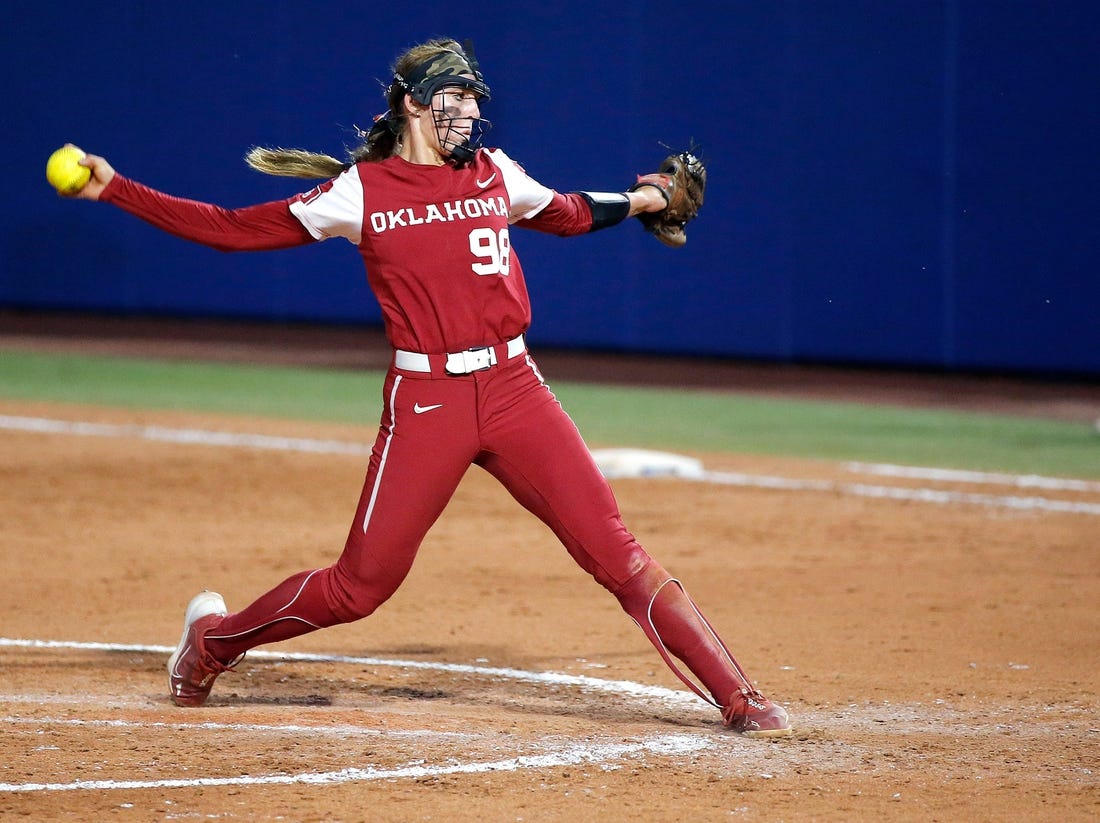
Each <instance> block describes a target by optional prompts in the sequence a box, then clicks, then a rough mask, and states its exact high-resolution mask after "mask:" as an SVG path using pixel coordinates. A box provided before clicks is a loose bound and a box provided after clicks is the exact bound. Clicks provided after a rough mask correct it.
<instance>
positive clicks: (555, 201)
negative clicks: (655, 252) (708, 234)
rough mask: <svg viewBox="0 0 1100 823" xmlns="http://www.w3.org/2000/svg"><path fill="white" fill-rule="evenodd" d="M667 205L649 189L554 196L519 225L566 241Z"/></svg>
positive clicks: (655, 191)
mask: <svg viewBox="0 0 1100 823" xmlns="http://www.w3.org/2000/svg"><path fill="white" fill-rule="evenodd" d="M666 205H667V201H666V200H665V198H664V196H663V195H662V194H661V193H660V192H659V191H657V190H656V189H654V188H653V187H652V186H645V187H643V188H640V189H638V190H637V191H631V192H597V191H573V192H568V193H567V194H562V193H560V192H554V196H553V198H552V199H551V200H550V202H549V203H548V204H547V205H546V207H545V208H543V209H542V211H540V212H539V213H538V214H536V215H535V216H534V217H531V218H528V219H525V220H520V221H519V223H518V225H520V226H523V227H524V228H529V229H535V230H536V231H543V232H547V233H550V234H557V235H561V236H562V237H569V236H573V235H577V234H586V233H588V232H593V231H599V230H600V229H607V228H610V227H611V226H616V225H618V224H619V223H621V222H623V221H624V220H626V219H627V218H628V217H634V216H635V215H638V214H643V213H648V212H658V211H661V210H662V209H663V208H665V206H666Z"/></svg>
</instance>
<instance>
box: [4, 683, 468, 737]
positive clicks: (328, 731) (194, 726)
mask: <svg viewBox="0 0 1100 823" xmlns="http://www.w3.org/2000/svg"><path fill="white" fill-rule="evenodd" d="M50 698H51V695H8V694H0V703H35V702H37V703H49V702H51V700H50ZM73 702H74V703H75V705H81V706H87V705H89V704H92V703H94V702H95V701H94V700H93V699H90V698H89V696H87V695H85V696H84V698H83V699H81V700H80V701H73ZM111 708H116V704H115V703H114V701H113V699H112V702H111ZM3 723H7V724H11V725H24V726H35V725H39V726H74V727H92V728H105V729H168V730H171V731H180V732H183V731H207V732H264V733H270V734H292V735H295V736H306V735H309V736H313V737H338V738H340V739H341V740H344V739H347V738H349V737H411V738H424V737H427V738H447V739H453V740H471V739H474V738H476V737H478V736H479V735H476V734H470V733H467V732H442V731H435V730H433V729H412V730H401V729H371V728H368V727H366V726H349V725H346V724H344V725H340V726H301V725H287V724H270V723H168V722H166V721H163V720H151V721H137V720H84V719H79V718H71V717H14V716H12V717H0V724H3Z"/></svg>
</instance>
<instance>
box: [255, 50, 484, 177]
mask: <svg viewBox="0 0 1100 823" xmlns="http://www.w3.org/2000/svg"><path fill="white" fill-rule="evenodd" d="M444 52H455V53H457V54H458V55H459V56H461V57H462V58H463V59H464V60H465V59H466V53H465V52H464V51H463V49H462V46H460V45H459V44H458V41H456V40H450V39H438V40H429V41H428V42H427V43H422V44H420V45H418V46H413V47H412V48H411V49H409V50H408V51H406V52H405V53H404V54H402V55H401V56H400V57H398V58H397V60H395V61H394V64H393V73H394V76H395V78H400V77H406V76H408V75H410V74H411V73H412V72H413V70H414V69H415V68H416V67H417V66H420V65H421V64H422V63H424V62H425V61H426V60H430V59H432V58H433V57H435V56H437V55H439V54H442V53H444ZM407 93H408V92H407V90H406V89H405V88H404V87H403V86H402V85H401V84H399V83H397V82H394V83H391V84H390V85H389V86H388V87H387V88H386V103H387V105H388V106H389V109H388V110H387V111H386V113H385V114H380V115H379V116H378V117H376V118H375V122H374V125H373V126H372V127H371V128H370V130H369V131H363V130H362V129H360V130H359V136H360V138H362V142H361V143H360V144H359V145H358V146H356V147H355V148H354V149H351V150H350V151H349V152H348V160H347V162H344V161H340V160H337V159H336V158H335V157H331V156H330V155H327V154H321V153H319V152H312V151H305V150H304V149H281V148H280V149H269V148H264V147H262V146H256V147H254V148H252V149H250V150H249V151H248V153H247V154H246V155H245V157H244V160H245V162H246V163H247V164H248V165H249V166H250V167H252V168H253V169H255V170H256V171H259V172H263V173H264V174H274V175H279V176H282V177H305V178H308V179H311V180H316V179H327V178H329V177H335V176H336V175H338V174H340V173H341V172H343V171H345V170H347V169H349V168H351V167H352V166H354V165H355V164H356V163H361V162H366V163H376V162H378V161H379V160H385V159H386V158H387V157H389V156H391V155H392V154H394V153H395V152H396V151H397V148H398V146H399V145H400V142H401V136H402V135H403V134H404V133H405V122H406V118H405V95H406V94H407Z"/></svg>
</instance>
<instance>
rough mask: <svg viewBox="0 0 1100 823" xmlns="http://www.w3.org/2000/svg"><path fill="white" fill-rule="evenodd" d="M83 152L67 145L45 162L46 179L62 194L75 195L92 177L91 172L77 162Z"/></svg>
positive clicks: (82, 155) (69, 144)
mask: <svg viewBox="0 0 1100 823" xmlns="http://www.w3.org/2000/svg"><path fill="white" fill-rule="evenodd" d="M82 157H84V152H82V151H81V150H80V149H78V148H77V147H76V146H74V145H72V144H71V143H67V144H65V145H64V146H62V147H61V148H59V149H58V150H57V151H55V152H54V153H53V154H51V155H50V159H49V160H47V161H46V179H47V180H49V181H50V185H51V186H53V187H54V188H55V189H57V190H58V191H59V192H61V193H62V194H76V193H77V192H78V191H80V190H81V189H82V188H84V185H85V184H86V183H87V182H88V180H90V179H91V177H92V170H91V169H89V168H88V167H87V166H82V165H80V163H78V162H77V161H78V160H80V159H81V158H82Z"/></svg>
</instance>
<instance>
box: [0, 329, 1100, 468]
mask: <svg viewBox="0 0 1100 823" xmlns="http://www.w3.org/2000/svg"><path fill="white" fill-rule="evenodd" d="M381 385H382V375H381V374H380V373H378V372H358V371H354V372H353V371H340V370H329V369H301V368H287V367H278V366H258V365H238V364H221V363H205V362H202V363H197V362H181V361H156V360H141V359H130V358H112V357H86V356H79V355H58V354H43V353H29V352H12V351H8V352H0V399H20V400H44V401H54V402H64V403H83V404H102V405H107V406H121V407H127V408H148V409H183V410H192V411H204V412H217V413H222V414H237V415H244V414H246V415H256V416H262V417H274V418H288V419H298V420H319V421H328V422H348V423H359V424H366V425H374V424H375V423H376V422H377V419H378V413H379V410H380V404H381V398H380V391H381ZM553 388H554V392H555V394H557V396H558V398H559V399H560V400H561V401H562V404H563V405H564V406H565V408H566V409H567V410H568V411H569V413H570V414H571V415H572V416H573V418H574V420H576V421H577V425H578V426H580V429H581V431H582V432H583V433H584V434H585V437H586V439H587V440H588V441H589V443H591V444H592V445H593V446H633V447H638V448H653V449H663V450H672V451H677V450H681V451H709V452H721V451H724V452H738V453H748V454H772V455H786V456H799V457H810V458H824V459H839V460H867V461H886V462H891V463H902V464H910V465H930V466H942V467H952V468H969V469H984V470H992V471H1007V472H1016V473H1034V474H1052V475H1061V476H1073V477H1100V436H1097V434H1096V433H1095V432H1094V431H1093V430H1092V428H1091V427H1090V426H1088V425H1086V424H1074V423H1064V422H1058V421H1050V420H1039V419H1030V418H1018V417H1007V416H997V415H987V414H970V413H959V412H945V411H936V410H927V409H909V408H894V407H884V406H873V405H863V404H857V403H836V402H825V401H807V400H787V399H768V398H760V397H745V396H742V395H738V394H733V393H724V392H713V391H695V390H668V389H664V390H662V389H652V388H630V387H608V386H594V385H590V384H579V383H567V382H561V383H555V384H554V386H553Z"/></svg>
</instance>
